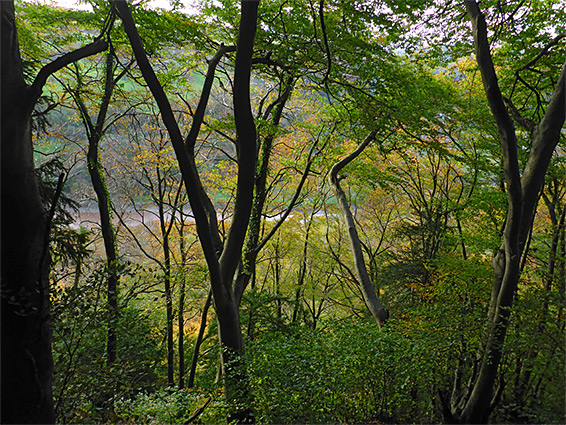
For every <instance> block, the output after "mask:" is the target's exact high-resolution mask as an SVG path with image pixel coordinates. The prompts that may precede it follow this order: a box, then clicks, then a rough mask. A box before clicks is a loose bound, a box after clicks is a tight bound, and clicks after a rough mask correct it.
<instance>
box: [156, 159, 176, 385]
mask: <svg viewBox="0 0 566 425" xmlns="http://www.w3.org/2000/svg"><path fill="white" fill-rule="evenodd" d="M156 173H157V199H156V201H157V208H158V214H159V227H160V230H161V238H162V245H161V246H162V248H163V273H164V279H163V283H164V289H165V310H166V322H167V324H166V330H167V385H169V386H170V387H172V386H173V385H175V359H174V356H175V344H174V341H173V295H172V294H171V249H170V248H169V234H170V233H171V229H172V226H173V221H174V220H175V217H174V215H173V214H172V215H171V217H170V218H169V219H170V222H169V224H168V223H167V217H166V212H165V206H164V200H165V193H164V190H165V188H164V187H163V186H164V183H165V182H164V179H163V178H162V176H161V172H160V169H159V167H157V170H156Z"/></svg>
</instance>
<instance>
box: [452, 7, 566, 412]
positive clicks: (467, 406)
mask: <svg viewBox="0 0 566 425" xmlns="http://www.w3.org/2000/svg"><path fill="white" fill-rule="evenodd" d="M465 5H466V9H467V12H468V17H469V19H470V22H471V24H472V31H473V35H474V45H475V50H476V59H477V62H478V65H479V69H480V72H481V75H482V81H483V86H484V90H485V93H486V98H487V101H488V103H489V106H490V109H491V112H492V115H493V117H494V119H495V123H496V125H497V129H498V132H499V141H500V145H501V153H502V161H503V170H504V174H505V183H506V186H507V194H508V211H507V217H506V222H505V228H504V234H503V241H502V244H501V247H500V249H499V252H498V253H497V254H496V256H495V258H494V259H493V267H494V279H493V286H492V292H491V300H490V306H489V310H488V328H487V332H486V336H485V337H484V340H483V345H482V348H481V350H480V352H479V353H478V361H479V366H478V368H477V373H474V374H473V376H472V379H471V380H470V383H469V385H468V386H467V387H465V388H455V391H453V394H457V397H452V400H451V403H450V409H449V410H450V412H451V413H450V416H451V418H449V419H451V420H454V421H456V422H459V423H486V422H487V420H488V419H489V415H490V413H491V411H492V410H493V408H494V407H495V405H496V403H497V400H498V396H499V391H497V390H495V384H496V382H497V379H498V369H499V363H500V361H501V357H502V355H503V346H504V342H505V336H506V333H507V329H508V327H509V319H510V314H511V308H512V306H513V298H514V297H515V294H516V292H517V285H518V283H519V276H520V259H521V256H522V254H523V250H524V248H525V244H526V242H527V238H528V235H529V233H530V230H531V227H532V224H533V220H534V215H535V211H536V206H537V202H538V199H539V196H540V193H541V189H542V186H543V183H544V177H545V174H546V171H547V169H548V165H549V163H550V159H551V156H552V153H553V152H554V149H555V148H556V145H557V143H558V141H559V139H560V131H561V129H562V125H563V124H564V119H565V108H566V102H565V94H564V93H565V78H566V75H565V74H566V64H564V66H563V67H562V72H561V74H560V77H559V79H558V81H557V83H556V87H555V91H554V93H553V95H552V97H551V99H550V102H549V104H548V108H547V110H546V113H545V114H544V116H543V118H542V120H541V121H540V122H539V123H538V125H536V126H535V127H534V129H533V130H534V131H533V135H532V143H531V149H530V152H529V157H528V160H527V164H526V166H525V169H524V171H523V173H522V175H521V174H520V169H519V162H518V158H517V140H516V136H515V126H514V124H513V121H512V120H511V117H510V115H509V113H508V112H507V109H506V106H505V102H504V99H503V96H502V93H501V90H500V88H499V83H498V79H497V75H496V72H495V68H494V66H493V62H492V58H491V52H490V47H489V41H488V39H487V25H486V22H485V18H484V15H483V13H482V12H481V11H480V9H479V7H478V5H477V3H476V2H475V1H474V0H467V1H466V2H465ZM455 387H456V385H455ZM499 389H501V386H500V387H499Z"/></svg>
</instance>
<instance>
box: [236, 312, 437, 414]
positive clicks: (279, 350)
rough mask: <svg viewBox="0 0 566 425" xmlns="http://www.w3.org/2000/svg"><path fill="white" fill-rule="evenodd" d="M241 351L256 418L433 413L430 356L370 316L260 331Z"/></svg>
mask: <svg viewBox="0 0 566 425" xmlns="http://www.w3.org/2000/svg"><path fill="white" fill-rule="evenodd" d="M247 357H248V366H249V374H250V381H251V386H252V393H253V395H254V397H255V400H254V409H255V413H256V416H257V420H258V422H259V423H329V422H340V423H345V422H349V423H351V422H358V423H359V422H370V421H382V422H388V423H391V422H401V423H407V422H410V421H412V420H415V418H419V419H420V420H425V419H428V420H432V415H433V400H432V397H430V396H431V395H432V394H433V388H432V386H433V384H432V382H433V379H432V374H433V371H434V365H433V364H432V361H430V360H429V359H432V358H434V357H433V356H428V353H427V351H426V347H425V346H423V345H419V344H417V343H415V342H414V341H411V340H409V339H408V338H406V337H403V336H402V335H399V334H396V333H392V332H388V331H387V330H385V331H379V330H378V329H377V326H376V325H375V324H374V323H348V324H344V323H336V322H335V323H326V326H325V327H324V328H323V329H322V330H315V331H312V330H304V329H296V330H294V331H292V332H289V333H271V334H264V335H263V336H262V337H261V338H259V339H258V340H256V341H253V342H252V343H251V344H250V346H249V349H248V352H247Z"/></svg>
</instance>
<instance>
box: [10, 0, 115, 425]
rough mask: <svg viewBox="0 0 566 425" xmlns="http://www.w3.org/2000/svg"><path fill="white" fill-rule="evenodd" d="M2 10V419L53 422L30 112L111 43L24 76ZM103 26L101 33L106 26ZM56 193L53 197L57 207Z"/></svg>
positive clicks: (45, 241) (44, 219) (45, 239)
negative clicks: (50, 88)
mask: <svg viewBox="0 0 566 425" xmlns="http://www.w3.org/2000/svg"><path fill="white" fill-rule="evenodd" d="M0 7H1V18H2V53H1V54H2V92H1V93H2V133H1V134H2V225H1V226H2V418H1V419H2V423H53V422H54V421H55V416H54V415H55V414H54V407H53V398H52V388H51V382H52V372H53V361H52V355H51V331H50V328H49V322H50V319H49V283H48V282H49V281H48V277H49V272H48V270H49V252H48V247H49V228H50V216H49V215H47V214H46V211H45V210H44V208H43V205H42V203H41V197H40V194H39V189H38V184H37V181H36V177H35V171H34V163H33V154H32V140H31V136H32V134H31V116H32V112H33V109H34V107H35V105H36V103H37V101H38V99H39V97H40V96H41V93H42V89H43V87H44V85H45V83H46V82H47V79H48V78H49V77H50V76H51V75H52V74H53V73H55V72H57V71H58V70H60V69H61V68H63V67H65V66H66V65H68V64H70V63H72V62H74V61H77V60H80V59H82V58H84V57H87V56H90V55H93V54H96V53H99V52H101V51H104V50H105V49H106V48H107V42H106V41H105V40H104V39H103V35H102V36H99V37H97V38H96V39H95V40H94V41H93V42H92V43H90V44H88V45H86V46H84V47H82V48H80V49H78V50H75V51H73V52H70V53H67V54H65V55H63V56H61V57H59V58H58V59H55V60H54V61H52V62H50V63H48V64H47V65H45V66H44V67H43V68H42V69H41V70H40V71H39V73H38V74H37V75H36V76H35V79H34V80H33V82H32V83H31V84H28V83H26V81H25V79H24V66H23V63H22V60H21V56H20V51H19V44H18V33H17V29H16V22H15V12H14V2H13V1H3V2H1V6H0ZM103 34H104V33H103ZM56 202H57V199H53V200H52V207H51V210H53V207H54V205H55V204H56Z"/></svg>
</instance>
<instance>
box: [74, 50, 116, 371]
mask: <svg viewBox="0 0 566 425" xmlns="http://www.w3.org/2000/svg"><path fill="white" fill-rule="evenodd" d="M114 85H115V84H114V52H113V51H112V49H110V51H109V52H108V54H107V55H106V72H105V80H104V94H103V96H102V100H101V102H100V109H99V110H98V115H97V117H96V122H92V120H91V118H90V115H89V113H88V110H87V108H86V105H85V104H84V102H83V100H82V99H81V97H80V94H79V92H78V91H77V92H76V93H75V101H76V102H77V105H78V106H79V109H80V111H81V115H82V119H83V123H84V125H85V128H86V130H87V136H88V151H87V168H88V173H89V176H90V180H91V183H92V187H93V189H94V192H95V194H96V199H97V204H98V212H99V214H100V227H101V231H102V240H103V241H104V251H105V253H106V273H107V281H106V285H107V287H106V288H107V289H106V291H107V303H108V313H107V314H108V318H107V326H108V331H107V340H106V362H107V364H108V365H111V364H113V363H114V362H115V361H116V356H117V335H116V333H117V332H116V329H117V326H118V315H119V311H118V282H119V279H120V278H119V275H118V249H117V246H116V232H115V230H114V225H113V224H112V215H111V212H110V210H111V208H110V197H109V194H108V189H107V187H106V182H105V179H104V168H103V167H102V165H101V163H100V153H99V146H100V140H101V139H102V136H103V129H104V123H105V120H106V115H107V112H108V107H109V106H110V99H111V97H112V92H113V90H114Z"/></svg>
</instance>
